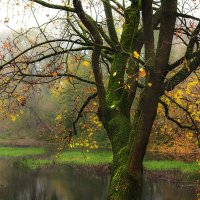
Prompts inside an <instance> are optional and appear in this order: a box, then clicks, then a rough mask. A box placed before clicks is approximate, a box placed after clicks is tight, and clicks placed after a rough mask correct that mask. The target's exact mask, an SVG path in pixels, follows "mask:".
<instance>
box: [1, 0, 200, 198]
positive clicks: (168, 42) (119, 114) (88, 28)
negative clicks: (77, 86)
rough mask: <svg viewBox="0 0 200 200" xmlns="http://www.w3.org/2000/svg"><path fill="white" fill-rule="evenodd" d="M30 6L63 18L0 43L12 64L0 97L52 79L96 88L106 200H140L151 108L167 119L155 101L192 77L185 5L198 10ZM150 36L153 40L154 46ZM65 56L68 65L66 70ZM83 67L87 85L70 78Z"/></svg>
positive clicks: (135, 3) (152, 4) (167, 4)
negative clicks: (177, 50) (106, 142)
mask: <svg viewBox="0 0 200 200" xmlns="http://www.w3.org/2000/svg"><path fill="white" fill-rule="evenodd" d="M30 2H32V4H31V8H34V6H37V4H39V5H42V6H43V7H47V8H51V9H55V10H59V11H60V10H61V11H64V14H63V12H62V13H61V14H60V15H56V16H55V17H54V18H51V19H50V20H49V22H48V23H45V24H44V25H43V26H42V25H39V24H38V30H39V34H38V35H37V36H36V37H35V38H34V39H33V38H30V36H29V32H24V33H19V35H18V36H17V37H16V38H15V40H14V43H12V44H9V43H8V42H7V43H4V44H3V45H4V49H6V52H7V53H10V55H11V56H13V57H12V58H11V59H10V60H7V58H6V56H4V57H3V63H2V64H1V67H0V69H1V71H2V72H1V76H3V78H4V79H5V73H6V72H7V75H6V78H7V81H5V83H4V84H3V86H2V87H1V88H2V89H1V93H2V94H3V92H4V93H5V91H8V92H7V93H9V94H10V93H13V91H14V89H15V86H17V85H18V84H19V83H21V82H22V83H23V82H24V83H26V84H31V85H36V84H39V83H44V82H50V81H53V80H56V79H58V78H60V77H68V78H69V81H72V80H73V81H74V79H76V80H78V81H81V82H84V84H92V85H93V86H96V91H97V96H98V102H99V108H98V117H99V119H100V121H101V122H102V123H103V126H104V128H105V129H106V132H107V135H108V137H109V139H110V141H111V145H112V151H113V163H112V167H111V181H110V188H109V192H108V199H110V200H114V199H117V200H118V199H141V191H142V176H143V159H144V155H145V152H146V148H147V145H148V140H149V137H150V134H151V129H152V125H153V122H154V119H155V117H156V114H157V108H158V104H159V103H161V104H162V105H163V106H164V107H165V110H166V115H167V114H168V105H167V104H165V102H164V101H163V100H162V99H161V97H162V96H163V95H167V93H166V92H170V91H172V90H173V89H174V88H175V87H176V86H177V85H179V84H180V83H181V82H183V81H184V80H185V79H187V77H189V76H190V75H191V74H192V73H195V71H196V70H197V69H198V67H199V64H200V51H199V31H200V20H199V18H197V17H195V16H194V15H193V14H192V13H188V12H186V10H188V9H189V10H192V5H193V6H194V8H196V9H198V5H195V3H196V2H193V3H192V2H191V7H189V6H188V7H184V6H185V5H186V4H184V3H183V4H181V2H178V1H177V0H170V1H169V0H161V1H153V0H146V1H145V0H130V1H128V0H127V1H123V3H122V4H121V3H120V2H118V1H116V0H102V1H100V0H99V1H90V3H88V2H86V1H84V2H83V1H80V0H73V2H72V1H66V2H65V1H61V2H60V4H53V3H49V2H47V1H43V0H33V1H30ZM35 4H36V5H35ZM187 5H188V4H187ZM89 10H92V11H91V12H90V11H89ZM181 10H182V11H181ZM32 11H33V13H34V9H32ZM191 12H192V11H191ZM88 13H90V14H88ZM102 13H103V14H102ZM59 20H61V21H60V22H59V23H57V21H59ZM47 27H50V28H47ZM52 28H56V32H55V31H54V32H52V31H51V30H52ZM155 33H158V41H154V35H155ZM20 37H25V38H26V39H27V41H26V45H25V46H29V47H28V48H26V49H24V48H22V44H19V39H20ZM58 37H59V38H58ZM33 40H34V42H33ZM176 42H181V43H182V45H183V48H184V49H185V50H184V54H183V55H182V56H181V57H178V58H176V60H174V61H171V59H170V53H171V51H172V48H173V45H174V44H175V43H176ZM20 45H21V46H20ZM16 46H20V48H18V49H17V51H21V52H20V53H18V54H16V53H13V48H16ZM143 47H144V53H143ZM21 49H24V50H21ZM76 52H80V54H77V53H76ZM4 53H5V52H4ZM143 54H144V57H143ZM70 57H73V58H74V59H75V60H76V61H75V62H73V63H70V64H69V62H68V61H69V60H70ZM44 60H47V61H46V62H44ZM38 63H39V64H38ZM90 64H91V67H92V70H93V76H94V79H93V80H89V78H88V77H89V76H85V75H84V77H83V76H82V74H80V76H79V75H77V74H76V73H75V66H87V67H88V66H89V65H90ZM70 66H71V68H70ZM72 66H73V67H72ZM104 67H105V68H104ZM27 69H28V70H27ZM8 72H9V73H8ZM3 74H4V75H3ZM10 74H11V75H10ZM29 77H32V78H33V79H31V80H30V79H28V78H29ZM103 77H104V78H103ZM10 80H15V84H14V82H13V81H12V82H11V81H10ZM95 97H96V93H94V94H92V95H91V96H90V97H88V99H87V100H86V101H85V103H84V105H83V107H81V110H80V112H79V115H78V116H81V112H82V110H83V109H84V108H85V106H86V105H87V103H89V102H90V100H91V99H92V98H95ZM132 110H133V111H132ZM185 112H186V113H187V110H186V109H185ZM187 114H189V113H187ZM170 120H172V121H173V122H175V123H176V124H177V125H179V126H181V125H182V124H181V123H178V122H177V121H176V120H173V118H171V119H170ZM190 122H191V126H190V127H191V128H192V130H193V131H195V133H196V134H197V138H198V134H199V127H198V124H197V122H196V121H195V120H193V119H192V117H191V118H190ZM183 128H184V127H183ZM75 132H76V131H75V128H74V133H75Z"/></svg>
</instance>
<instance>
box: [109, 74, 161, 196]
mask: <svg viewBox="0 0 200 200" xmlns="http://www.w3.org/2000/svg"><path fill="white" fill-rule="evenodd" d="M150 80H151V82H152V84H153V85H152V87H149V88H145V89H144V91H143V93H142V94H141V97H140V101H139V105H138V108H137V112H136V113H135V117H134V120H133V122H132V123H131V120H130V118H129V117H127V115H125V114H122V113H123V112H122V111H120V109H119V108H116V111H115V112H114V113H112V115H111V116H112V117H111V120H110V122H109V127H108V129H109V131H110V132H111V133H112V134H111V135H112V137H111V143H112V150H113V163H112V166H111V181H110V187H109V192H108V199H109V200H141V198H142V183H143V159H144V155H145V152H146V148H147V145H148V140H149V136H150V133H151V129H152V125H153V122H154V119H155V116H156V112H157V106H158V100H159V97H160V95H161V91H162V84H163V78H162V77H161V76H158V75H155V76H153V75H152V77H151V78H150Z"/></svg>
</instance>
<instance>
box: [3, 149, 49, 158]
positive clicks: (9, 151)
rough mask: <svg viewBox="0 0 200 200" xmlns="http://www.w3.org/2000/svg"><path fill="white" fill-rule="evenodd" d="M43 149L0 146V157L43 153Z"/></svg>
mask: <svg viewBox="0 0 200 200" xmlns="http://www.w3.org/2000/svg"><path fill="white" fill-rule="evenodd" d="M44 153H45V150H44V149H43V148H38V147H28V148H17V147H0V157H20V156H30V155H40V154H44Z"/></svg>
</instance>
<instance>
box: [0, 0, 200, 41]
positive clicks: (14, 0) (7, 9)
mask: <svg viewBox="0 0 200 200" xmlns="http://www.w3.org/2000/svg"><path fill="white" fill-rule="evenodd" d="M52 1H53V2H56V3H57V4H59V3H60V4H61V0H52ZM183 1H185V2H186V3H185V8H186V9H185V12H188V10H187V9H189V6H193V7H194V2H195V1H193V0H190V1H188V0H187V1H186V0H179V3H181V2H183ZM95 2H97V1H95ZM28 4H30V1H29V0H0V36H2V34H3V33H5V32H6V33H7V32H9V30H10V29H9V28H8V27H10V28H12V29H14V30H20V28H21V27H23V28H28V27H33V26H37V23H36V21H35V18H34V16H33V13H32V12H31V9H30V7H29V8H28V7H27V5H28ZM196 4H197V5H198V4H200V0H196ZM199 8H200V6H197V9H195V10H194V11H193V12H192V14H193V15H195V16H196V17H200V9H199ZM33 9H35V15H36V16H37V20H38V22H39V23H40V24H42V23H45V22H47V21H48V20H49V18H50V17H51V16H54V15H55V14H56V13H57V12H58V10H53V9H48V8H44V7H42V6H39V5H37V4H36V3H34V8H33ZM190 14H191V13H190ZM1 39H2V38H1ZM1 39H0V40H1Z"/></svg>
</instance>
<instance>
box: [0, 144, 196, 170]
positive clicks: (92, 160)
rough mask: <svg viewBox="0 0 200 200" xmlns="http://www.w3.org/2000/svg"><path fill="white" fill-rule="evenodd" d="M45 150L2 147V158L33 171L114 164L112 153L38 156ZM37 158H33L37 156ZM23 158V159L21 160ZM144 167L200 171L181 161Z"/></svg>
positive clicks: (191, 164)
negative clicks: (44, 168)
mask: <svg viewBox="0 0 200 200" xmlns="http://www.w3.org/2000/svg"><path fill="white" fill-rule="evenodd" d="M45 152H46V151H45V149H43V148H36V147H35V148H15V147H0V157H18V159H17V160H16V159H15V164H16V165H17V166H20V167H27V168H31V169H35V168H39V167H43V166H47V165H51V164H56V165H62V164H75V165H102V164H109V163H111V162H112V153H111V152H89V153H82V152H81V151H77V150H76V151H67V152H63V153H60V154H53V155H50V156H49V155H48V157H45V158H44V156H42V157H41V156H38V155H43V154H45ZM36 155H37V159H36V158H35V157H32V156H36ZM19 157H21V158H19ZM144 167H145V169H147V170H152V171H155V170H163V171H167V170H174V169H176V170H180V171H181V172H183V173H193V172H198V171H199V170H200V165H198V164H197V163H196V162H190V163H188V162H181V161H175V160H174V161H169V160H162V161H155V160H148V161H144Z"/></svg>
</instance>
